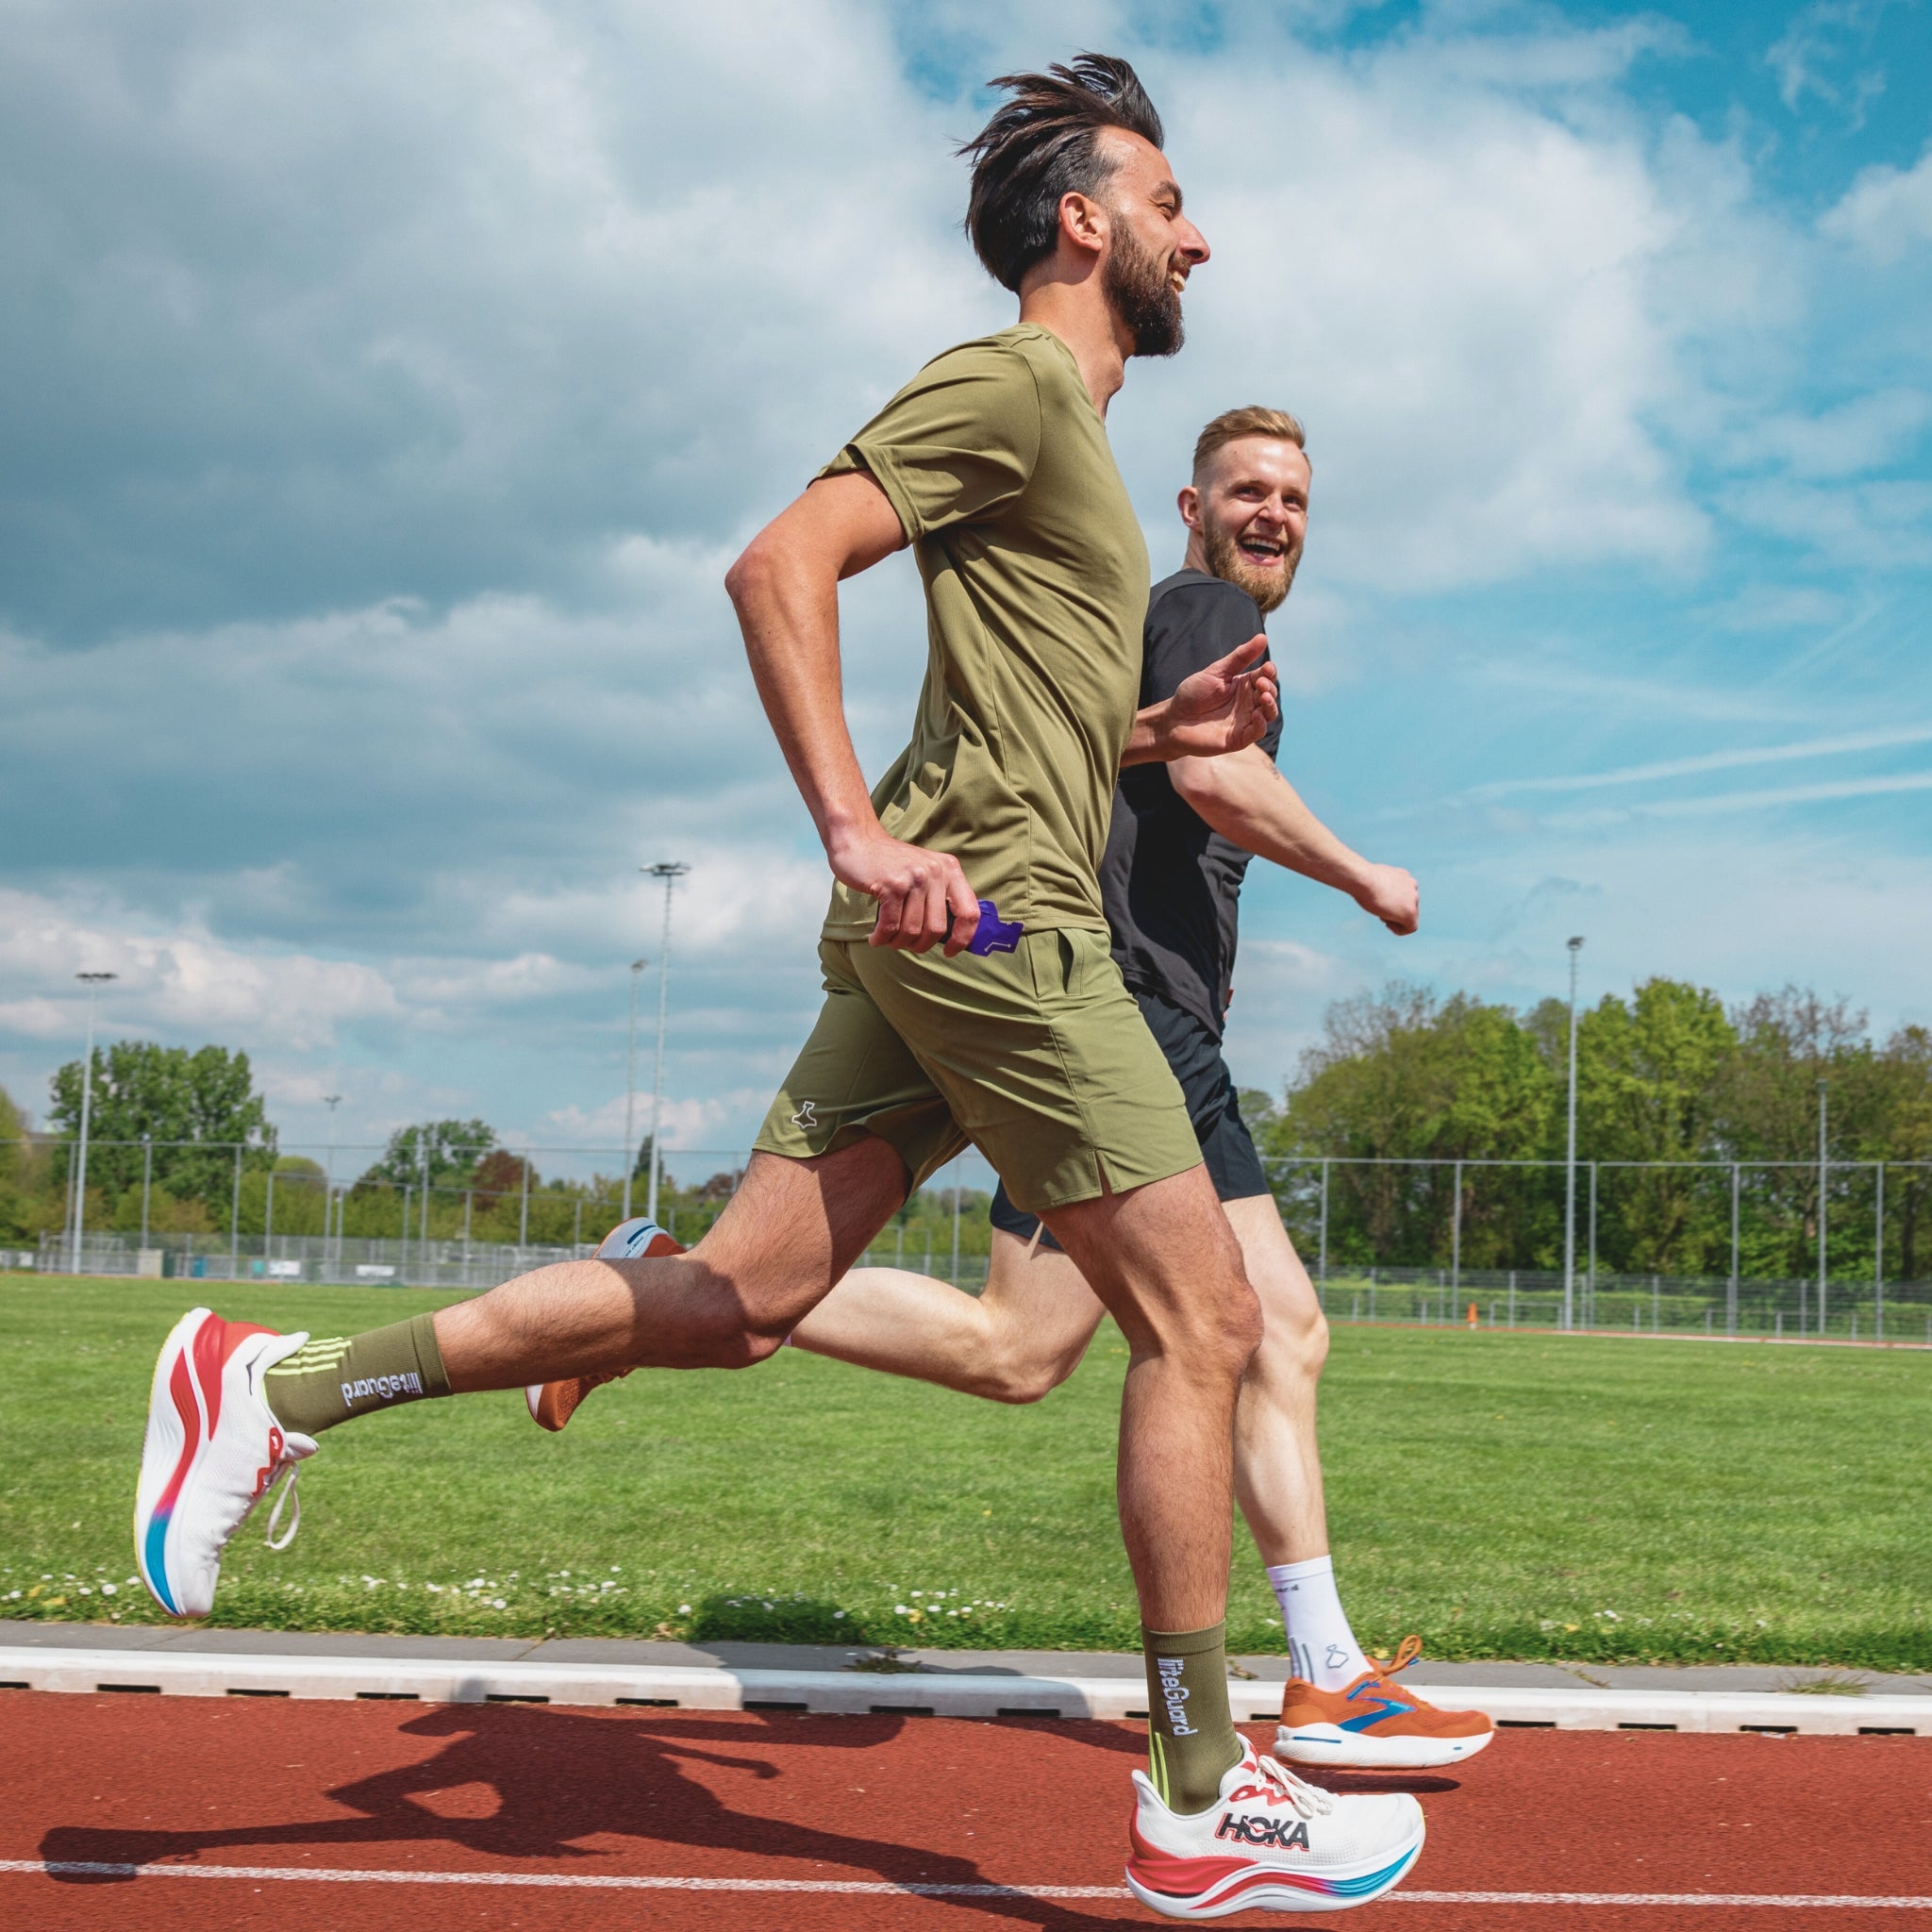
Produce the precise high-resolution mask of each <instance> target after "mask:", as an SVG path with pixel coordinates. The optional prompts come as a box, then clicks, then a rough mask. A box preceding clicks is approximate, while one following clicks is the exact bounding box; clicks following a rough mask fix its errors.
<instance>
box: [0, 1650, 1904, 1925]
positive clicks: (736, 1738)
mask: <svg viewBox="0 0 1932 1932" xmlns="http://www.w3.org/2000/svg"><path fill="white" fill-rule="evenodd" d="M895 1688H896V1687H895ZM1257 1736H1258V1737H1260V1738H1261V1741H1262V1742H1263V1743H1264V1744H1265V1743H1266V1742H1267V1741H1268V1740H1267V1737H1266V1735H1265V1733H1263V1732H1261V1731H1258V1730H1257ZM1140 1750H1141V1747H1140V1740H1139V1739H1138V1736H1137V1735H1136V1731H1135V1730H1134V1728H1132V1727H1129V1726H1127V1725H1124V1724H1025V1723H1001V1724H975V1723H967V1722H961V1721H955V1720H950V1719H936V1718H910V1719H908V1718H899V1717H873V1718H849V1717H847V1718H839V1717H829V1718H813V1717H804V1716H793V1715H791V1714H779V1713H770V1714H766V1713H758V1712H746V1713H742V1714H741V1713H737V1712H730V1713H724V1712H718V1713H704V1712H693V1711H672V1710H637V1711H630V1710H616V1711H608V1710H596V1711H592V1710H567V1709H562V1708H558V1707H544V1708H533V1707H523V1706H488V1705H485V1706H477V1705H427V1706H411V1705H396V1704H386V1703H328V1702H292V1701H291V1702H283V1701H280V1700H275V1701H271V1700H268V1699H255V1698H239V1697H238V1698H225V1699H219V1700H218V1699H199V1698H176V1697H166V1698H162V1697H138V1696H94V1697H80V1696H48V1695H43V1694H38V1693H33V1692H11V1693H5V1694H4V1695H0V1861H26V1860H42V1859H44V1860H51V1861H57V1862H74V1863H81V1864H90V1863H92V1864H106V1865H109V1866H115V1865H128V1864H132V1865H141V1866H150V1865H158V1864H159V1865H169V1866H174V1867H177V1868H178V1867H181V1866H202V1867H208V1866H221V1867H225V1868H234V1867H237V1866H252V1867H258V1868H261V1867H269V1868H275V1872H276V1873H277V1874H286V1873H287V1872H288V1871H289V1870H290V1868H303V1869H321V1870H326V1871H328V1872H331V1873H348V1872H368V1873H369V1874H371V1876H370V1878H369V1879H368V1880H366V1881H364V1880H360V1879H358V1880H354V1881H352V1882H323V1881H320V1880H308V1879H301V1878H293V1879H291V1878H290V1877H287V1876H282V1875H276V1876H269V1875H267V1874H266V1873H264V1876H263V1878H262V1879H261V1880H260V1881H259V1882H258V1881H257V1880H255V1879H253V1878H251V1877H247V1876H233V1877H213V1876H210V1877H207V1878H199V1879H188V1878H162V1877H145V1878H140V1879H135V1878H132V1877H128V1876H117V1875H113V1874H92V1875H90V1874H64V1875H59V1876H49V1875H47V1874H45V1873H43V1872H40V1871H25V1872H24V1871H21V1870H18V1869H14V1870H10V1871H8V1870H5V1869H0V1924H6V1925H7V1926H8V1927H9V1928H25V1927H32V1928H34V1932H41V1928H54V1927H75V1928H80V1927H87V1928H90V1932H92V1928H95V1927H99V1926H102V1925H106V1924H118V1925H129V1926H137V1927H139V1928H141V1932H173V1928H176V1927H180V1928H192V1932H207V1928H208V1927H211V1926H219V1927H222V1928H228V1927H236V1928H243V1927H256V1926H260V1927H271V1926H272V1927H274V1928H275V1932H291V1928H302V1927H307V1926H310V1925H320V1924H327V1925H329V1926H330V1927H331V1928H335V1932H358V1928H361V1927H375V1926H392V1925H395V1924H402V1923H405V1922H407V1924H408V1925H409V1926H410V1927H411V1932H444V1928H455V1927H470V1926H487V1927H491V1928H496V1927H530V1928H553V1927H554V1928H558V1932H562V1928H566V1927H568V1928H569V1932H604V1928H607V1927H608V1928H616V1927H619V1926H622V1927H625V1928H626V1932H628V1928H633V1927H637V1926H646V1925H647V1926H650V1927H652V1928H654V1932H657V1928H663V1932H751V1928H759V1932H762V1928H765V1927H770V1926H784V1927H787V1928H791V1927H798V1928H800V1932H871V1928H881V1932H883V1928H887V1927H891V1928H895V1932H896V1928H900V1927H905V1928H909V1932H970V1928H979V1932H998V1928H1000V1927H1002V1926H1039V1927H1055V1928H1061V1932H1096V1928H1104V1927H1107V1926H1117V1925H1144V1924H1158V1923H1160V1922H1159V1921H1158V1920H1156V1919H1154V1917H1153V1915H1152V1914H1150V1913H1147V1912H1145V1911H1143V1910H1142V1909H1141V1907H1138V1906H1137V1905H1135V1904H1134V1903H1133V1901H1132V1900H1130V1899H1127V1898H1125V1897H1124V1895H1123V1896H1122V1897H1120V1898H1115V1897H1111V1896H1107V1895H1101V1896H1086V1897H1082V1896H1077V1895H1075V1896H1060V1897H1039V1896H1019V1895H1014V1894H1011V1893H1008V1894H1007V1895H1004V1896H978V1897H974V1896H951V1897H947V1896H926V1895H918V1894H913V1893H908V1892H903V1891H889V1892H884V1893H881V1892H879V1891H877V1890H870V1891H845V1890H840V1891H829V1892H811V1891H804V1890H798V1891H790V1890H761V1889H758V1890H728V1889H717V1890H696V1889H693V1890H675V1889H662V1890H658V1889H651V1890H640V1889H603V1888H590V1887H580V1886H577V1885H571V1886H568V1887H564V1888H557V1889H544V1888H538V1887H525V1886H515V1885H511V1886H503V1885H497V1886H488V1885H478V1884H470V1883H465V1884H447V1883H429V1884H425V1883H405V1882H398V1880H397V1879H395V1878H390V1879H387V1880H385V1879H384V1878H382V1877H380V1876H377V1875H376V1874H382V1873H390V1874H424V1875H425V1876H429V1875H434V1874H557V1875H561V1876H563V1877H565V1878H569V1879H578V1878H582V1877H585V1876H591V1877H605V1878H609V1877H617V1878H626V1877H633V1878H634V1877H639V1876H643V1877H652V1878H658V1879H664V1878H674V1879H675V1878H691V1879H700V1880H703V1879H709V1880H713V1881H715V1880H719V1879H724V1880H727V1881H731V1880H736V1881H741V1882H742V1881H746V1880H749V1881H752V1882H753V1884H754V1886H759V1887H762V1886H765V1885H769V1883H770V1882H771V1881H774V1880H791V1881H798V1880H804V1881H808V1882H810V1883H816V1884H820V1885H827V1884H829V1885H836V1886H840V1887H844V1886H866V1887H872V1888H878V1887H882V1886H897V1885H920V1886H933V1885H938V1886H1011V1887H1015V1888H1019V1889H1021V1890H1023V1891H1024V1890H1026V1889H1029V1888H1042V1887H1047V1888H1089V1887H1108V1888H1110V1887H1114V1886H1117V1885H1119V1883H1120V1870H1121V1863H1122V1858H1123V1857H1124V1848H1125V1847H1124V1840H1125V1823H1126V1811H1127V1805H1128V1791H1127V1773H1128V1771H1129V1769H1130V1768H1131V1767H1132V1766H1133V1765H1134V1764H1135V1763H1137V1762H1138V1761H1139V1758H1140ZM1329 1782H1331V1783H1333V1784H1334V1785H1335V1786H1336V1787H1337V1788H1338V1789H1341V1788H1343V1787H1345V1786H1346V1785H1347V1784H1349V1783H1350V1782H1351V1780H1350V1779H1348V1778H1347V1777H1346V1776H1345V1775H1338V1776H1335V1777H1333V1778H1331V1779H1330V1780H1329ZM1357 1785H1358V1788H1369V1787H1371V1786H1375V1787H1377V1788H1387V1786H1389V1785H1399V1786H1404V1787H1406V1788H1407V1789H1409V1790H1414V1791H1416V1792H1418V1793H1419V1794H1420V1796H1421V1798H1422V1802H1423V1806H1424V1809H1425V1810H1426V1812H1427V1814H1428V1821H1429V1841H1428V1844H1427V1845H1426V1846H1425V1847H1424V1852H1423V1856H1422V1859H1421V1862H1420V1864H1419V1865H1418V1867H1417V1869H1416V1872H1415V1874H1414V1875H1413V1877H1412V1879H1411V1880H1410V1884H1409V1886H1408V1887H1407V1888H1405V1890H1418V1891H1424V1892H1465V1893H1466V1892H1506V1893H1548V1892H1552V1891H1562V1892H1624V1893H1628V1892H1643V1893H1650V1894H1659V1893H1661V1894H1673V1895H1678V1894H1690V1893H1705V1894H1708V1893H1746V1894H1752V1895H1754V1896H1762V1895H1764V1894H1768V1893H1769V1894H1785V1895H1795V1894H1807V1895H1818V1894H1838V1895H1849V1896H1853V1897H1864V1898H1874V1897H1896V1898H1903V1897H1907V1896H1915V1897H1918V1898H1920V1899H1925V1898H1928V1897H1932V1747H1928V1744H1927V1743H1926V1742H1925V1741H1924V1740H1912V1739H1897V1740H1893V1739H1837V1738H1807V1739H1799V1738H1757V1737H1709V1738H1705V1737H1690V1736H1674V1735H1657V1734H1641V1735H1640V1734H1636V1733H1596V1732H1558V1731H1521V1732H1515V1733H1506V1734H1505V1736H1504V1737H1503V1738H1501V1739H1500V1740H1498V1741H1497V1743H1496V1744H1495V1745H1494V1746H1493V1747H1492V1748H1491V1750H1490V1751H1489V1752H1488V1753H1487V1754H1486V1755H1485V1756H1483V1757H1480V1758H1477V1759H1476V1760H1474V1762H1473V1763H1471V1764H1469V1765H1466V1766H1464V1767H1462V1768H1461V1770H1460V1771H1459V1772H1458V1773H1457V1774H1453V1775H1452V1774H1446V1773H1444V1774H1397V1775H1393V1776H1391V1777H1390V1778H1389V1779H1386V1780H1372V1779H1368V1778H1362V1779H1360V1780H1358V1781H1357ZM1398 1901H1399V1902H1398ZM1222 1923H1224V1924H1230V1925H1250V1924H1253V1925H1270V1926H1274V1927H1286V1926H1291V1925H1297V1924H1304V1923H1307V1924H1324V1925H1340V1924H1344V1923H1345V1924H1347V1925H1348V1926H1349V1927H1350V1928H1351V1932H1382V1928H1388V1932H1495V1928H1499V1927H1500V1928H1511V1927H1524V1928H1529V1927H1543V1926H1550V1927H1557V1928H1565V1927H1573V1926H1574V1927H1575V1928H1577V1932H1584V1928H1589V1932H1662V1928H1664V1927H1666V1926H1670V1927H1677V1926H1686V1927H1690V1928H1691V1932H1730V1928H1736V1932H1813V1928H1818V1932H1822V1928H1824V1927H1826V1926H1829V1927H1831V1928H1833V1932H1854V1928H1857V1927H1864V1926H1871V1927H1874V1928H1876V1927H1878V1926H1880V1925H1885V1924H1915V1925H1919V1926H1923V1927H1924V1928H1926V1932H1932V1910H1914V1909H1907V1908H1902V1907H1890V1908H1883V1909H1877V1910H1874V1909H1869V1908H1864V1909H1861V1908H1857V1907H1852V1906H1848V1905H1838V1906H1808V1907H1765V1906H1730V1905H1724V1906H1718V1905H1713V1906H1705V1907H1689V1906H1687V1905H1684V1904H1674V1905H1664V1906H1642V1907H1633V1906H1623V1905H1572V1904H1558V1903H1554V1902H1535V1901H1531V1900H1524V1901H1522V1902H1519V1903H1514V1904H1510V1903H1504V1902H1501V1901H1476V1900H1463V1901H1439V1902H1428V1901H1424V1900H1415V1899H1408V1900H1403V1899H1402V1897H1401V1894H1399V1893H1398V1894H1396V1897H1395V1899H1393V1900H1389V1901H1385V1902H1384V1903H1382V1904H1380V1905H1377V1906H1372V1907H1366V1908H1364V1909H1362V1910H1359V1911H1357V1912H1355V1913H1353V1914H1351V1915H1349V1916H1348V1918H1347V1919H1346V1920H1345V1921H1342V1920H1338V1919H1337V1918H1335V1917H1333V1916H1331V1915H1328V1914H1318V1915H1314V1916H1312V1917H1307V1916H1306V1915H1302V1914H1269V1913H1252V1914H1243V1915H1241V1917H1240V1918H1238V1919H1232V1920H1226V1921H1223V1922H1222Z"/></svg>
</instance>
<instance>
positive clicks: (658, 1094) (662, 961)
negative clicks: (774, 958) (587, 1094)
mask: <svg viewBox="0 0 1932 1932" xmlns="http://www.w3.org/2000/svg"><path fill="white" fill-rule="evenodd" d="M638 870H639V871H640V872H641V873H646V874H649V875H650V876H651V877H652V878H654V879H662V880H663V881H664V939H663V943H662V944H661V945H659V947H658V1057H657V1059H656V1061H655V1062H654V1063H653V1066H652V1070H651V1186H650V1192H649V1195H648V1198H647V1199H646V1201H645V1203H644V1212H645V1214H647V1215H648V1216H649V1217H650V1219H651V1220H653V1221H656V1220H657V1218H658V1174H659V1173H660V1172H661V1171H662V1169H663V1166H664V1158H663V1156H662V1154H661V1153H660V1152H659V1143H660V1141H662V1139H663V1136H662V1133H661V1132H660V1128H661V1126H662V1121H663V1110H664V1011H665V1002H666V1000H667V999H668V998H669V996H670V989H671V889H672V887H674V886H675V884H676V883H677V881H678V880H679V879H681V878H682V877H683V876H684V875H685V874H686V873H688V872H689V871H690V870H691V867H690V866H688V865H686V864H684V863H683V862H682V861H681V860H677V859H660V860H659V861H658V863H657V864H656V865H641V866H640V867H639V868H638Z"/></svg>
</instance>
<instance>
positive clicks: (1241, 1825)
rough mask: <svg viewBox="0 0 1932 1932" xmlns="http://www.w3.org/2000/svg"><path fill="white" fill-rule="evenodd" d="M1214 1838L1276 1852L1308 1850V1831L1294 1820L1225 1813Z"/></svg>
mask: <svg viewBox="0 0 1932 1932" xmlns="http://www.w3.org/2000/svg"><path fill="white" fill-rule="evenodd" d="M1214 1836H1215V1837H1216V1838H1231V1839H1235V1840H1239V1841H1240V1842H1241V1844H1244V1845H1273V1846H1274V1849H1275V1850H1276V1851H1278V1852H1291V1851H1294V1850H1295V1849H1296V1848H1297V1847H1299V1848H1300V1849H1301V1850H1302V1851H1307V1849H1308V1827H1307V1825H1306V1824H1303V1823H1302V1821H1301V1820H1300V1819H1299V1818H1297V1819H1294V1820H1293V1821H1290V1820H1289V1819H1286V1818H1257V1817H1255V1816H1253V1815H1252V1814H1251V1813H1250V1814H1241V1813H1238V1812H1234V1811H1227V1812H1224V1813H1223V1814H1222V1819H1221V1823H1220V1824H1218V1825H1216V1826H1215V1827H1214Z"/></svg>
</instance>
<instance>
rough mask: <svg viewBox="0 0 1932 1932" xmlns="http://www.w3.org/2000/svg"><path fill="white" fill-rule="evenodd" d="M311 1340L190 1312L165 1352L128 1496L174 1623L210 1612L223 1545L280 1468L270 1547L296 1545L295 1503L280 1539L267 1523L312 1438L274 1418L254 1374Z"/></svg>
mask: <svg viewBox="0 0 1932 1932" xmlns="http://www.w3.org/2000/svg"><path fill="white" fill-rule="evenodd" d="M305 1341H308V1335H307V1334H306V1333H297V1334H294V1335H277V1334H276V1333H275V1330H274V1329H273V1328H262V1327H259V1326H258V1325H257V1324H255V1323H253V1322H224V1321H223V1320H222V1318H221V1317H220V1316H219V1315H217V1314H213V1313H211V1312H210V1311H209V1310H208V1309H207V1308H191V1309H189V1311H188V1312H187V1314H185V1315H183V1316H182V1317H181V1319H180V1320H179V1321H178V1322H176V1323H175V1327H174V1331H173V1332H172V1333H171V1334H170V1335H169V1337H168V1339H167V1341H164V1342H163V1343H162V1344H161V1354H160V1359H159V1360H158V1362H156V1364H155V1379H154V1386H153V1389H152V1390H151V1391H150V1392H149V1394H148V1402H147V1441H146V1442H145V1443H144V1444H143V1445H142V1452H141V1481H140V1483H139V1485H138V1486H137V1487H136V1489H135V1491H134V1556H135V1561H136V1563H137V1564H138V1565H139V1566H140V1570H141V1578H142V1582H143V1583H145V1584H146V1585H147V1587H148V1591H149V1593H150V1594H151V1595H152V1596H153V1597H154V1600H155V1601H156V1603H158V1604H159V1605H160V1607H161V1608H162V1609H164V1610H166V1611H167V1613H168V1614H169V1616H171V1617H205V1616H207V1615H208V1612H209V1611H210V1610H211V1609H212V1608H213V1607H214V1602H215V1581H216V1579H217V1578H218V1577H219V1576H220V1575H221V1572H222V1551H223V1548H224V1547H225V1545H226V1543H227V1541H228V1539H229V1538H230V1537H231V1536H233V1535H234V1534H235V1532H236V1530H238V1529H239V1528H241V1526H242V1520H243V1519H244V1518H245V1517H246V1516H247V1514H248V1512H249V1511H250V1510H251V1509H253V1508H254V1507H255V1506H256V1505H257V1504H258V1502H260V1501H261V1499H262V1497H263V1496H265V1495H266V1494H267V1493H268V1491H269V1488H270V1486H271V1485H272V1484H273V1483H274V1482H275V1478H276V1477H277V1476H279V1475H280V1474H282V1473H283V1471H285V1470H286V1471H287V1472H288V1475H289V1481H288V1485H287V1487H286V1488H285V1489H284V1490H283V1491H282V1493H281V1495H280V1497H279V1498H278V1499H277V1500H276V1503H275V1509H274V1511H273V1512H272V1513H271V1515H270V1517H269V1547H270V1548H271V1549H277V1550H284V1549H287V1548H288V1546H289V1544H290V1542H291V1541H293V1539H294V1535H295V1528H296V1524H299V1523H300V1522H301V1520H302V1506H301V1504H300V1503H299V1502H298V1503H297V1504H296V1506H295V1512H294V1515H293V1516H292V1517H291V1521H290V1524H289V1528H288V1533H287V1535H285V1536H283V1537H281V1538H280V1539H279V1540H277V1538H276V1536H275V1522H276V1519H277V1518H278V1517H279V1516H280V1515H281V1513H282V1504H283V1503H285V1502H286V1501H287V1500H288V1499H289V1496H290V1495H291V1493H292V1491H293V1490H294V1487H295V1470H296V1466H297V1464H299V1463H300V1462H301V1461H302V1460H303V1458H304V1457H309V1456H313V1455H314V1454H315V1441H314V1439H313V1438H312V1437H309V1436H297V1435H291V1433H289V1432H288V1431H287V1430H285V1429H284V1428H283V1427H282V1425H281V1424H280V1423H278V1422H277V1421H276V1420H275V1415H274V1413H273V1412H272V1411H271V1410H270V1408H269V1406H268V1401H267V1398H266V1396H265V1394H264V1392H263V1389H262V1375H263V1374H264V1373H265V1372H266V1371H267V1370H268V1369H270V1368H272V1367H273V1366H274V1365H275V1363H276V1362H278V1361H280V1360H282V1359H283V1358H284V1357H287V1356H291V1355H293V1354H294V1353H295V1351H296V1350H297V1349H298V1348H300V1347H301V1346H302V1344H303V1343H304V1342H305Z"/></svg>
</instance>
